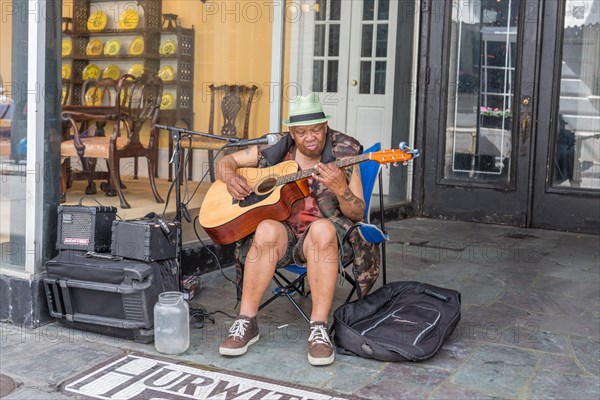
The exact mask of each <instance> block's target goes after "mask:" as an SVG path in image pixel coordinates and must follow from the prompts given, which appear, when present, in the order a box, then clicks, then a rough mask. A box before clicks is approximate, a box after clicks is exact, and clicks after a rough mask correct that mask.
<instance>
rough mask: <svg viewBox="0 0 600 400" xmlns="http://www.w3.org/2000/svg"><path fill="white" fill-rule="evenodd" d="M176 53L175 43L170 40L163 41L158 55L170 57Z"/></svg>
mask: <svg viewBox="0 0 600 400" xmlns="http://www.w3.org/2000/svg"><path fill="white" fill-rule="evenodd" d="M176 51H177V42H175V41H174V40H172V39H167V40H165V41H164V42H163V43H162V44H161V45H160V47H159V49H158V53H159V54H162V55H163V56H172V55H173V54H175V52H176Z"/></svg>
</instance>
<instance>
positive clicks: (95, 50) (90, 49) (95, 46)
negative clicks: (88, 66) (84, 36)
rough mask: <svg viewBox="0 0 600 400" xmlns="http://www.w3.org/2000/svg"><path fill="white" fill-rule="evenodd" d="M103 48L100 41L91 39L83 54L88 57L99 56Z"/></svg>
mask: <svg viewBox="0 0 600 400" xmlns="http://www.w3.org/2000/svg"><path fill="white" fill-rule="evenodd" d="M103 47H104V45H103V44H102V41H101V40H100V39H92V40H90V41H89V42H88V44H87V46H86V47H85V54H86V55H88V56H99V55H100V54H102V48H103Z"/></svg>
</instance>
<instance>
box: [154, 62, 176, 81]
mask: <svg viewBox="0 0 600 400" xmlns="http://www.w3.org/2000/svg"><path fill="white" fill-rule="evenodd" d="M158 77H159V78H160V79H162V80H163V82H170V81H172V80H173V79H175V70H173V68H172V67H171V66H170V65H165V66H164V67H162V68H161V69H160V70H159V71H158Z"/></svg>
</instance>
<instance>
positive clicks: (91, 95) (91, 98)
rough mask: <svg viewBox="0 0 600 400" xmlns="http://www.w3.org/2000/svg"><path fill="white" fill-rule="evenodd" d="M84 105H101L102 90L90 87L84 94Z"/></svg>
mask: <svg viewBox="0 0 600 400" xmlns="http://www.w3.org/2000/svg"><path fill="white" fill-rule="evenodd" d="M85 104H86V105H88V106H101V105H102V89H98V88H95V87H91V88H89V89H88V90H87V92H85Z"/></svg>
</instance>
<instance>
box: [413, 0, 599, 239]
mask: <svg viewBox="0 0 600 400" xmlns="http://www.w3.org/2000/svg"><path fill="white" fill-rule="evenodd" d="M597 1H598V0H594V1H593V2H587V3H595V2H597ZM571 3H573V4H571ZM576 3H579V4H581V3H582V2H576V1H565V0H562V1H556V2H541V1H537V0H509V1H502V2H498V1H496V0H484V1H481V2H452V4H443V3H438V2H436V1H432V2H431V3H430V4H431V7H432V8H434V9H432V13H431V14H430V15H431V16H432V17H431V18H430V19H429V21H428V23H429V28H430V31H429V32H428V37H429V38H431V37H436V38H444V39H443V40H435V41H433V40H429V42H428V46H429V54H428V67H427V70H426V75H427V79H426V82H427V89H426V100H425V102H424V106H425V111H424V114H423V115H424V118H423V126H424V146H423V147H424V151H423V155H424V159H423V164H422V165H423V171H422V175H421V176H422V184H423V186H422V187H423V196H422V199H423V201H422V210H423V214H424V215H427V216H432V217H442V218H453V219H460V220H470V221H478V222H492V223H502V224H511V225H517V226H537V227H548V228H555V229H569V230H582V231H589V230H590V229H589V228H590V226H592V225H593V224H594V223H595V224H596V226H597V225H598V221H599V218H598V210H599V209H600V204H599V203H598V197H597V195H598V187H599V186H598V184H597V183H596V182H600V179H597V178H600V176H598V175H594V173H595V172H594V171H595V169H594V168H595V167H596V165H595V164H594V161H593V160H596V159H597V158H598V150H596V151H594V147H593V146H589V145H588V146H587V147H584V150H580V152H579V158H580V163H579V165H575V166H572V168H571V170H573V172H574V173H575V176H576V177H578V176H579V177H580V181H581V183H580V184H579V186H577V187H576V188H575V187H574V186H569V187H568V188H565V187H561V188H557V184H556V183H555V182H557V180H556V179H557V178H556V177H557V176H558V175H556V173H555V169H554V168H550V163H554V164H556V163H555V162H554V161H556V160H558V161H559V163H562V164H561V165H563V169H559V170H558V172H559V173H560V174H561V175H560V177H561V179H562V178H564V176H565V174H564V173H565V171H564V165H565V164H566V163H567V162H568V161H565V156H564V155H563V153H564V148H563V147H560V146H558V144H557V143H559V142H560V143H562V142H564V140H565V139H564V134H561V135H559V134H558V132H560V129H559V128H560V126H561V125H560V123H559V122H558V121H560V118H559V112H560V109H561V108H560V107H561V106H562V107H563V108H562V109H563V110H568V111H569V112H570V113H569V114H567V115H568V116H566V115H565V116H564V118H566V119H567V120H569V121H570V123H575V122H577V119H576V118H575V119H574V118H573V117H572V115H571V114H573V113H572V110H573V108H575V109H578V110H580V111H581V110H585V112H588V113H593V112H594V101H595V100H594V99H595V98H594V97H593V96H594V93H595V91H594V90H597V87H596V89H594V88H593V87H592V88H590V87H589V86H593V85H598V66H597V58H598V53H597V46H596V47H595V50H594V49H592V48H591V47H592V46H591V45H586V44H585V43H587V42H588V41H592V40H595V43H596V44H597V43H599V42H600V40H598V39H597V38H596V39H591V38H592V37H593V35H594V34H596V35H597V32H598V31H597V28H595V27H593V28H590V29H589V31H590V32H587V33H586V35H587V36H585V37H586V38H587V39H586V40H583V41H582V40H581V39H577V37H576V35H575V34H574V33H572V32H571V33H570V34H571V35H572V40H571V42H573V41H574V42H576V45H574V46H575V47H576V49H575V50H574V49H573V48H570V49H569V51H570V52H569V53H568V57H567V58H568V61H569V62H571V67H572V68H573V69H574V70H568V71H565V72H562V74H563V75H565V74H568V75H567V76H568V78H569V79H572V78H573V75H577V74H579V75H581V77H582V79H581V80H585V81H586V82H589V84H587V86H585V85H583V84H573V83H571V81H567V83H566V84H565V85H566V86H565V89H564V90H571V91H576V90H581V91H582V93H583V94H584V95H588V96H591V97H590V99H591V100H590V101H589V104H588V103H586V104H585V106H581V104H583V103H581V102H579V103H577V104H572V103H570V102H569V101H567V100H568V99H569V96H561V79H560V77H561V72H560V71H561V68H560V67H561V65H564V61H565V59H563V60H562V61H563V62H562V63H561V58H560V55H559V52H560V51H561V48H562V47H561V46H560V44H561V43H562V42H561V40H563V38H564V37H566V36H565V34H562V33H561V32H566V31H567V30H566V29H563V26H564V18H565V17H564V16H565V14H567V13H568V12H569V10H570V9H572V8H573V6H574V4H576ZM436 7H437V10H436V9H435V8H436ZM569 7H570V8H569ZM440 10H441V11H440ZM592 14H593V12H592ZM596 14H597V13H596ZM440 15H443V16H444V17H443V18H440V17H439V16H440ZM435 16H437V18H434V17H435ZM573 21H574V20H573V19H569V20H568V23H569V24H571V25H573V24H575V22H573ZM596 25H598V23H596ZM593 26H595V25H593ZM584 29H587V28H584ZM594 30H595V31H594ZM594 32H596V33H594ZM577 40H579V42H577ZM571 42H569V43H571ZM586 46H587V47H586ZM594 51H596V53H594ZM577 52H578V53H577ZM582 52H583V53H585V60H583V61H581V60H580V61H579V64H578V63H577V62H575V61H573V60H572V59H573V58H576V57H575V56H576V55H577V54H579V55H581V54H582ZM575 53H577V54H575ZM594 55H595V57H596V61H595V62H596V65H591V66H590V65H588V64H590V63H591V64H593V63H594V62H593V61H591V58H592V57H594ZM582 65H584V67H582ZM593 68H595V70H594V69H593ZM582 88H583V89H582ZM565 93H567V92H565ZM567 94H568V93H567ZM596 95H597V94H596ZM565 99H567V100H565ZM597 105H598V103H597V102H596V104H595V106H597ZM569 107H570V108H569ZM578 107H579V108H578ZM582 107H583V108H582ZM596 114H597V109H596ZM584 117H585V118H584V120H585V122H586V123H588V125H585V126H586V129H588V130H591V133H589V132H588V133H586V134H585V135H584V136H585V138H586V139H583V140H592V139H587V138H588V137H597V136H598V135H597V134H598V125H597V121H596V120H594V118H587V114H586V115H585V116H584ZM594 124H595V125H594ZM563 125H564V124H563ZM582 126H583V125H582ZM594 135H595V136H594ZM574 136H575V137H576V138H577V140H580V139H579V136H581V134H580V133H579V134H578V133H575V134H574ZM593 140H597V139H593ZM577 143H579V142H577ZM596 143H597V142H596ZM557 146H558V147H557ZM573 146H574V148H576V149H577V148H578V147H577V146H580V145H579V144H573ZM595 146H596V147H595V148H596V149H597V148H598V144H595ZM556 148H558V152H557V151H555V150H556ZM584 151H587V153H584ZM582 157H588V158H590V159H592V161H590V162H587V163H584V164H581V160H583V158H582ZM590 165H591V170H590ZM584 170H585V171H587V174H588V175H585V174H583V171H584ZM578 172H581V173H582V174H580V175H577V173H578ZM590 176H591V178H590ZM552 179H554V180H555V181H552ZM571 179H573V178H571ZM564 182H565V181H564V180H562V181H561V183H562V184H563V185H565V184H564ZM583 182H586V183H583ZM581 184H583V186H585V187H584V188H582V187H581ZM573 185H576V183H573ZM586 185H587V186H586ZM594 202H595V205H596V207H595V210H593V208H594ZM565 208H577V209H579V210H580V211H581V214H582V215H584V214H585V215H587V216H588V217H589V218H588V219H589V221H586V220H585V219H584V218H583V217H574V216H573V217H567V218H562V217H561V218H557V217H556V213H557V212H559V211H560V210H564V209H565ZM573 215H574V214H573Z"/></svg>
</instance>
